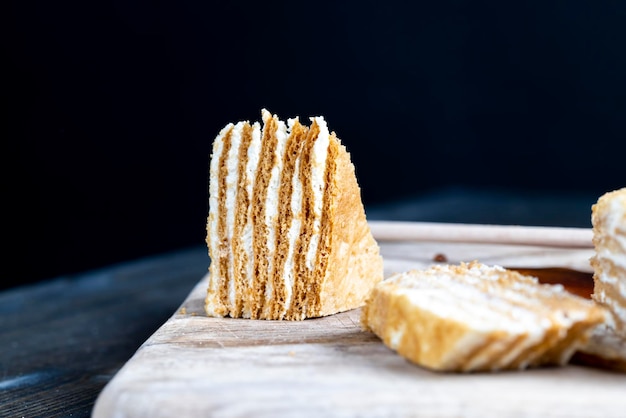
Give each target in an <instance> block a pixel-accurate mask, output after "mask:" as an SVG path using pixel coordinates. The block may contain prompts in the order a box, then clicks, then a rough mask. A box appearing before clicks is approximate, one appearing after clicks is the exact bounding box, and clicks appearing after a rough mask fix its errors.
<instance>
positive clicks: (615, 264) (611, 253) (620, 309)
mask: <svg viewBox="0 0 626 418" xmlns="http://www.w3.org/2000/svg"><path fill="white" fill-rule="evenodd" d="M591 222H592V225H593V244H594V247H595V254H594V256H593V257H592V258H591V265H592V267H593V270H594V275H593V282H594V288H593V294H592V295H591V297H592V298H593V299H594V300H595V301H597V302H598V303H601V304H602V305H604V306H606V307H607V308H608V310H609V311H610V312H611V314H612V315H611V318H610V320H609V321H608V322H607V325H608V327H609V328H612V329H614V330H615V332H616V333H617V334H620V335H622V336H624V337H626V187H625V188H622V189H619V190H615V191H612V192H608V193H605V194H604V195H602V196H601V197H600V198H599V199H598V202H597V203H596V204H595V205H593V206H592V212H591Z"/></svg>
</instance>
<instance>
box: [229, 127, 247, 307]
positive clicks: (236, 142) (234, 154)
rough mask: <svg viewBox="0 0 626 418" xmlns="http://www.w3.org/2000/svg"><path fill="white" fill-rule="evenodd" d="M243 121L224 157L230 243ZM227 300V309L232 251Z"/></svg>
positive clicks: (231, 295)
mask: <svg viewBox="0 0 626 418" xmlns="http://www.w3.org/2000/svg"><path fill="white" fill-rule="evenodd" d="M243 127H244V122H239V123H237V124H236V125H235V126H234V128H233V131H232V133H231V135H230V149H229V151H228V156H227V157H226V170H227V174H226V199H225V200H226V203H225V204H226V241H227V242H228V244H227V245H229V246H231V245H232V240H233V233H234V230H235V209H236V202H237V188H238V183H239V146H240V145H241V137H242V134H243ZM228 277H230V280H229V282H228V302H229V309H232V308H234V306H235V290H236V289H235V280H234V278H235V270H234V254H233V251H229V252H228Z"/></svg>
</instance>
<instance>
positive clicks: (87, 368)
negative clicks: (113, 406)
mask: <svg viewBox="0 0 626 418" xmlns="http://www.w3.org/2000/svg"><path fill="white" fill-rule="evenodd" d="M208 264H209V259H208V256H207V252H206V248H204V247H199V248H191V249H188V250H184V251H180V252H176V253H171V254H165V255H162V256H156V257H150V258H146V259H140V260H137V261H134V262H132V263H127V264H121V265H115V266H111V267H109V268H106V269H102V270H95V271H92V272H89V273H86V274H81V275H78V276H74V277H67V278H59V279H56V280H50V281H47V282H44V283H40V284H36V285H30V286H25V287H18V288H15V289H11V290H7V291H4V292H2V293H0V347H2V349H1V351H0V353H1V354H0V370H1V375H0V416H3V417H5V416H6V417H70V416H71V417H88V416H89V415H90V413H91V409H92V408H93V405H94V402H95V399H96V397H97V396H98V394H99V393H100V391H101V390H102V388H103V387H104V385H105V384H106V383H107V382H108V381H109V380H110V379H111V378H112V377H113V375H114V374H115V373H116V372H117V370H118V369H119V368H120V367H121V366H122V365H123V364H124V363H125V362H126V361H127V360H128V359H129V358H130V357H131V356H132V354H133V353H134V352H135V351H136V350H137V348H139V346H140V345H141V343H142V342H143V341H145V340H146V339H147V338H148V337H149V336H150V335H151V334H152V333H153V332H154V331H156V329H157V328H158V327H159V326H160V325H161V324H163V323H164V322H165V321H166V320H167V319H168V318H169V317H170V316H171V315H172V314H173V313H174V312H175V310H176V309H177V308H178V306H179V305H180V304H181V303H182V302H183V300H184V299H185V297H186V296H187V294H188V293H189V292H190V291H191V289H192V287H193V286H194V285H195V284H196V283H197V282H198V281H199V280H200V278H201V277H202V276H203V274H205V272H206V271H207V268H208Z"/></svg>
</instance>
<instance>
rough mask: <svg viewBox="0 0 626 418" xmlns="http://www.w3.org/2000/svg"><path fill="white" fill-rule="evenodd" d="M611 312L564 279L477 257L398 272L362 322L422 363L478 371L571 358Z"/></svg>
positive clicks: (379, 290)
mask: <svg viewBox="0 0 626 418" xmlns="http://www.w3.org/2000/svg"><path fill="white" fill-rule="evenodd" d="M604 318H605V312H604V310H603V308H601V307H599V306H597V304H595V303H593V301H591V300H586V299H583V298H581V297H578V296H575V295H573V294H570V293H568V292H567V291H565V290H564V288H563V287H562V286H560V285H545V284H539V282H538V280H537V279H536V278H534V277H531V276H525V275H522V274H520V273H518V272H514V271H510V270H506V269H504V268H502V267H500V266H487V265H484V264H481V263H478V262H476V261H474V262H471V263H469V264H466V263H461V264H460V265H436V266H433V267H431V268H429V269H426V270H413V271H409V272H405V273H400V274H396V275H394V276H392V277H390V278H389V279H387V280H385V281H384V282H381V283H379V284H378V285H377V286H375V288H374V289H373V291H372V294H371V295H370V297H369V298H368V300H367V302H366V305H365V306H364V308H363V311H362V316H361V321H362V325H363V326H364V327H365V328H366V329H369V330H371V331H373V332H374V333H375V334H376V335H377V336H378V337H380V338H381V339H382V341H383V342H384V343H385V344H386V345H387V346H388V347H390V348H391V349H393V350H396V351H397V352H398V353H399V354H400V355H402V356H404V357H406V358H407V359H409V360H410V361H412V362H414V363H416V364H418V365H421V366H423V367H426V368H429V369H433V370H439V371H457V372H470V371H495V370H506V369H525V368H529V367H537V366H542V365H562V364H565V363H567V362H568V361H569V359H570V358H571V356H572V355H573V354H574V352H575V351H576V349H577V348H579V347H580V346H582V344H584V343H585V342H586V340H587V338H588V335H589V333H590V332H591V330H592V328H593V327H594V326H595V325H597V324H599V323H601V322H602V321H603V320H604Z"/></svg>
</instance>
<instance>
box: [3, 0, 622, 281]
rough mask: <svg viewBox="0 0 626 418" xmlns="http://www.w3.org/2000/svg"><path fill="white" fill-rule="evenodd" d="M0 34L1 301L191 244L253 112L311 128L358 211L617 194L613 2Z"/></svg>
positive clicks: (60, 18)
mask: <svg viewBox="0 0 626 418" xmlns="http://www.w3.org/2000/svg"><path fill="white" fill-rule="evenodd" d="M5 7H6V6H5ZM3 20H5V22H4V23H3V25H2V28H3V29H2V32H3V35H2V38H3V51H2V55H3V59H2V63H3V65H2V67H3V69H4V71H5V74H4V76H3V85H4V88H3V94H2V97H3V101H5V106H4V109H5V110H4V111H3V120H4V121H5V123H3V131H4V133H3V141H2V142H3V152H2V157H3V158H2V159H3V176H2V177H3V180H2V182H3V186H2V189H3V195H4V197H3V212H4V216H3V223H4V228H3V232H4V234H3V236H4V238H5V239H4V244H5V247H4V248H5V250H4V254H5V255H4V256H3V257H2V258H3V264H4V267H5V268H4V270H3V281H2V285H3V286H12V285H16V284H22V283H28V282H34V281H37V280H41V279H45V278H51V277H56V276H59V275H66V274H73V273H76V272H80V271H84V270H87V269H92V268H97V267H100V266H104V265H107V264H109V263H114V262H120V261H124V260H130V259H134V258H137V257H141V256H144V255H149V254H155V253H160V252H164V251H170V250H173V249H177V248H184V247H187V246H191V245H201V244H203V242H204V231H205V229H204V228H205V217H206V214H207V211H208V207H207V172H208V162H209V153H210V148H211V143H212V140H213V138H214V136H215V135H216V134H217V132H218V131H219V130H220V129H221V128H222V127H223V126H224V125H225V124H226V123H228V122H231V121H232V122H236V121H238V120H242V119H249V120H259V119H260V109H261V108H263V107H266V108H268V109H269V110H270V111H272V112H273V113H277V114H278V115H279V116H280V117H281V118H283V119H286V118H287V117H292V116H296V115H299V116H300V117H301V118H305V117H308V116H313V115H324V116H325V118H326V120H327V121H328V123H329V127H330V128H331V129H332V130H335V131H336V132H337V134H338V136H339V137H340V138H341V139H342V140H343V142H344V143H345V144H346V146H347V147H348V149H349V151H350V152H351V154H352V158H353V162H354V163H355V166H356V168H357V176H358V178H359V182H360V185H361V188H362V192H363V200H364V203H365V205H366V207H368V206H372V205H376V204H378V203H381V202H389V201H394V200H396V199H402V198H405V197H407V196H414V195H419V194H420V193H425V192H427V191H429V190H435V189H437V188H441V187H445V186H450V185H453V186H458V185H461V186H472V187H485V188H494V187H495V188H505V189H507V190H512V191H516V190H519V191H528V190H531V191H542V192H547V193H552V192H559V193H568V192H581V191H583V192H586V193H590V194H592V195H599V194H601V193H604V192H605V191H607V190H612V189H615V188H619V187H622V186H624V184H626V178H625V173H626V172H625V169H624V165H625V164H624V160H625V151H626V146H625V143H626V135H625V134H626V81H625V80H626V44H625V41H626V37H625V35H626V3H624V2H621V1H612V2H610V1H602V2H589V1H567V2H550V1H546V2H544V1H537V2H497V1H492V2H481V1H429V2H419V1H395V0H394V1H385V2H380V1H378V2H373V1H359V2H357V1H337V2H330V3H329V4H325V3H324V2H284V1H283V2H270V3H265V2H250V1H246V2H242V1H239V2H225V1H224V2H199V1H198V2H172V3H165V2H155V1H151V2H149V1H132V0H131V1H121V0H120V1H110V2H105V1H93V2H76V3H68V2H48V1H46V2H44V1H40V2H34V1H22V2H13V3H10V4H9V7H8V8H7V9H6V12H4V13H3ZM7 248H8V249H7Z"/></svg>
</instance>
